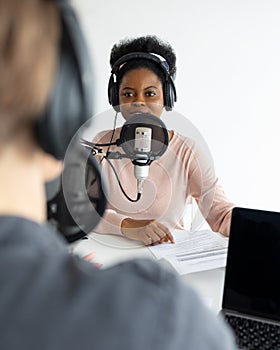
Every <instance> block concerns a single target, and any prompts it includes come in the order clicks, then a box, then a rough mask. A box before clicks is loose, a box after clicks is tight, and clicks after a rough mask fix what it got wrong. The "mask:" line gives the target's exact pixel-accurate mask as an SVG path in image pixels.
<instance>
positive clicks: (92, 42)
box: [72, 0, 280, 211]
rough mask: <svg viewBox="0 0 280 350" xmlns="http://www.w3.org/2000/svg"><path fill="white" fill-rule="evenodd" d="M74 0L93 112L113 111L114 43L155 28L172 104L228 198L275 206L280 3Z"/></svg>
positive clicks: (278, 193)
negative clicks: (167, 55) (172, 66)
mask: <svg viewBox="0 0 280 350" xmlns="http://www.w3.org/2000/svg"><path fill="white" fill-rule="evenodd" d="M72 3H73V4H74V6H75V8H76V10H77V12H78V15H79V17H80V19H81V22H82V26H83V30H84V33H85V36H86V39H87V41H88V45H89V48H90V53H91V57H92V60H93V64H94V73H95V79H96V81H95V91H94V96H95V113H97V114H99V113H101V112H103V111H105V110H108V108H109V104H108V101H107V84H108V79H109V76H110V67H109V54H110V50H111V47H112V45H113V44H114V43H115V42H117V41H119V40H120V39H122V38H124V37H126V36H138V35H146V34H156V35H159V36H160V37H162V38H163V39H165V40H168V41H169V42H170V43H171V45H172V46H173V47H174V49H175V51H176V53H177V78H176V81H175V83H176V87H177V93H178V102H177V104H176V106H175V110H176V111H178V112H179V113H182V114H184V115H185V116H186V117H187V118H189V120H190V121H191V122H192V123H193V124H194V125H195V126H196V127H197V128H198V129H199V130H200V132H201V133H202V134H203V136H204V138H205V140H206V142H207V144H208V146H209V148H210V150H211V152H212V156H213V158H214V161H215V167H216V172H217V175H218V177H219V178H220V182H221V183H222V185H223V187H224V189H225V191H226V193H227V195H228V197H229V198H230V199H231V200H232V201H234V202H235V203H237V204H238V205H240V206H246V207H252V208H259V209H269V210H276V211H280V157H279V151H280V138H279V133H280V1H279V0H212V1H210V0H173V1H167V0H161V1H158V0H153V1H151V0H149V1H148V0H142V1H140V2H129V1H126V0H117V1H113V0H112V1H106V0H95V1H92V0H73V1H72ZM111 126H112V123H110V125H108V127H111Z"/></svg>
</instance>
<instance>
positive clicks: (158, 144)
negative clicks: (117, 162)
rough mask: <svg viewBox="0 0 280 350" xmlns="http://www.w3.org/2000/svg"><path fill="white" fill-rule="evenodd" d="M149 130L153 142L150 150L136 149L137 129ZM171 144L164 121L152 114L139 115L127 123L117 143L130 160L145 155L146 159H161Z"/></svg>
mask: <svg viewBox="0 0 280 350" xmlns="http://www.w3.org/2000/svg"><path fill="white" fill-rule="evenodd" d="M139 128H140V129H142V128H148V129H150V131H151V140H150V147H149V150H148V151H146V150H145V147H143V149H141V148H139V147H137V148H136V147H135V135H136V133H137V129H139ZM168 143H169V135H168V131H167V129H166V126H165V124H164V123H163V121H162V120H161V119H160V118H158V117H155V116H154V115H152V114H147V113H143V114H137V115H135V116H134V117H132V118H130V119H129V120H127V121H126V122H125V124H124V125H123V127H122V129H121V133H120V138H119V140H118V141H117V144H118V146H121V147H122V149H123V150H124V152H125V153H126V155H127V156H128V157H129V158H132V159H135V158H137V157H139V155H141V154H143V155H145V158H148V159H151V160H156V159H159V158H160V157H161V156H162V155H163V154H164V152H165V151H166V149H167V147H168Z"/></svg>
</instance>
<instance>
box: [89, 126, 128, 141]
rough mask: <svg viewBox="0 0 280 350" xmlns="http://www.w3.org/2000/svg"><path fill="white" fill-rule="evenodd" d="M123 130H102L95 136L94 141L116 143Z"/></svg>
mask: <svg viewBox="0 0 280 350" xmlns="http://www.w3.org/2000/svg"><path fill="white" fill-rule="evenodd" d="M120 131H121V128H117V129H115V130H102V131H100V132H99V133H98V134H96V135H95V136H94V139H93V141H94V142H99V143H102V142H103V143H105V142H109V141H111V139H112V142H114V141H116V139H117V138H118V137H119V136H120Z"/></svg>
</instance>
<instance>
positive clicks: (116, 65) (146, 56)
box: [111, 51, 169, 78]
mask: <svg viewBox="0 0 280 350" xmlns="http://www.w3.org/2000/svg"><path fill="white" fill-rule="evenodd" d="M159 57H161V56H159V55H156V54H153V53H149V52H137V51H136V52H130V53H128V54H126V55H124V56H122V57H120V58H119V59H118V60H117V61H116V62H115V63H114V65H113V67H112V70H111V73H112V74H117V72H118V70H120V69H121V67H122V65H124V64H126V63H127V62H128V61H131V60H134V59H138V58H144V59H146V60H149V61H154V62H155V63H157V64H158V65H159V66H160V67H161V68H162V69H163V72H164V73H165V77H166V78H168V76H169V66H168V63H167V61H166V60H164V58H162V60H161V59H160V58H159ZM164 62H166V64H167V66H166V64H165V63H164Z"/></svg>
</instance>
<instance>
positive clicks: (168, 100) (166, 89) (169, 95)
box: [163, 81, 174, 111]
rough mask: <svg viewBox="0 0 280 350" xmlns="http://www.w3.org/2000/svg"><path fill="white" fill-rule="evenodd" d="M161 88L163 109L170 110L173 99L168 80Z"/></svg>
mask: <svg viewBox="0 0 280 350" xmlns="http://www.w3.org/2000/svg"><path fill="white" fill-rule="evenodd" d="M163 90H164V104H165V109H166V110H167V111H171V110H172V107H173V103H174V99H173V96H172V91H171V88H170V84H169V82H168V81H166V82H165V83H164V86H163Z"/></svg>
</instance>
